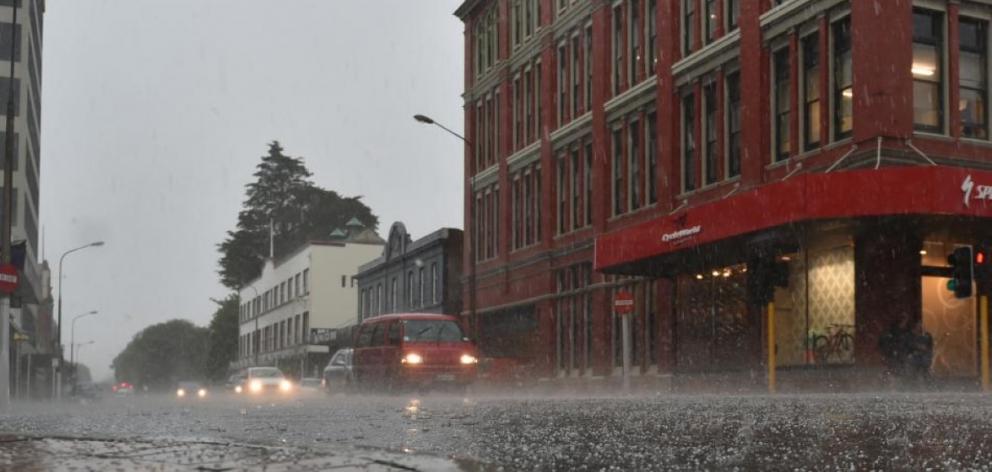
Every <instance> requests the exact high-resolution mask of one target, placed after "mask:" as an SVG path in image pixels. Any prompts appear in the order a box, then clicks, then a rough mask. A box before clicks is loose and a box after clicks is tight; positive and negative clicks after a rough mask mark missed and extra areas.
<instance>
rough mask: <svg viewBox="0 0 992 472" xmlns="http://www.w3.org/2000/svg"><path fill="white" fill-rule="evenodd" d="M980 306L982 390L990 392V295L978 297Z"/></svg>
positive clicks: (991, 389) (991, 388) (991, 387)
mask: <svg viewBox="0 0 992 472" xmlns="http://www.w3.org/2000/svg"><path fill="white" fill-rule="evenodd" d="M978 306H979V320H980V321H979V322H980V324H981V327H980V328H979V329H981V334H982V339H981V345H982V362H981V365H982V391H983V392H989V391H992V385H990V382H989V296H988V295H981V296H979V297H978Z"/></svg>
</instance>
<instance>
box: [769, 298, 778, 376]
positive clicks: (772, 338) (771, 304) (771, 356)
mask: <svg viewBox="0 0 992 472" xmlns="http://www.w3.org/2000/svg"><path fill="white" fill-rule="evenodd" d="M775 355H776V352H775V302H768V393H775V391H776V389H777V385H776V380H777V379H776V378H775V374H776V372H775V361H776V359H775Z"/></svg>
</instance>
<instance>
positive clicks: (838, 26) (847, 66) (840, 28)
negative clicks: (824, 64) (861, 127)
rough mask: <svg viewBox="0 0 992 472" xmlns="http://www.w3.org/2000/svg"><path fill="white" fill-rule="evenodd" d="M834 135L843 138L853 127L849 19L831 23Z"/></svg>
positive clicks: (852, 85) (848, 134)
mask: <svg viewBox="0 0 992 472" xmlns="http://www.w3.org/2000/svg"><path fill="white" fill-rule="evenodd" d="M831 29H832V31H833V56H834V58H833V68H834V70H833V75H834V90H833V96H834V123H833V126H834V137H835V138H836V139H843V138H846V137H848V136H850V135H851V130H852V129H854V79H853V77H854V74H853V73H852V70H851V19H850V17H848V18H845V19H843V20H840V21H838V22H836V23H834V24H833V26H832V28H831Z"/></svg>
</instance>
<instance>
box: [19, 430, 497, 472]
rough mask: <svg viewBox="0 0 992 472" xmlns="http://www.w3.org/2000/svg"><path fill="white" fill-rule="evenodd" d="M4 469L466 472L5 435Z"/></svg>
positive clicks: (392, 459)
mask: <svg viewBox="0 0 992 472" xmlns="http://www.w3.org/2000/svg"><path fill="white" fill-rule="evenodd" d="M0 469H2V470H19V471H52V472H59V471H73V472H79V471H141V470H155V471H168V472H171V471H227V470H248V471H252V470H265V471H311V470H312V471H317V470H329V469H334V470H362V471H397V470H403V471H419V470H424V471H426V470H430V471H464V470H480V469H479V468H478V467H476V466H474V465H473V464H468V463H466V462H464V461H461V462H454V461H450V460H447V459H444V458H440V457H433V456H426V455H404V454H398V453H391V452H386V451H378V450H370V449H350V448H349V449H335V450H330V449H319V450H318V449H309V448H299V447H273V446H265V445H251V444H240V443H229V442H214V441H196V440H155V441H145V440H132V439H92V438H71V437H33V436H15V435H5V436H0Z"/></svg>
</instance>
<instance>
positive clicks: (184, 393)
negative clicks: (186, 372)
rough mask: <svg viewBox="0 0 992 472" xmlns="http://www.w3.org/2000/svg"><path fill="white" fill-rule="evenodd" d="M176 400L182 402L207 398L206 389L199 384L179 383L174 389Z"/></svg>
mask: <svg viewBox="0 0 992 472" xmlns="http://www.w3.org/2000/svg"><path fill="white" fill-rule="evenodd" d="M176 398H178V399H180V400H182V399H184V398H199V399H204V398H207V389H206V387H204V386H203V385H201V384H200V383H199V382H190V381H186V382H179V385H178V386H177V387H176Z"/></svg>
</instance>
